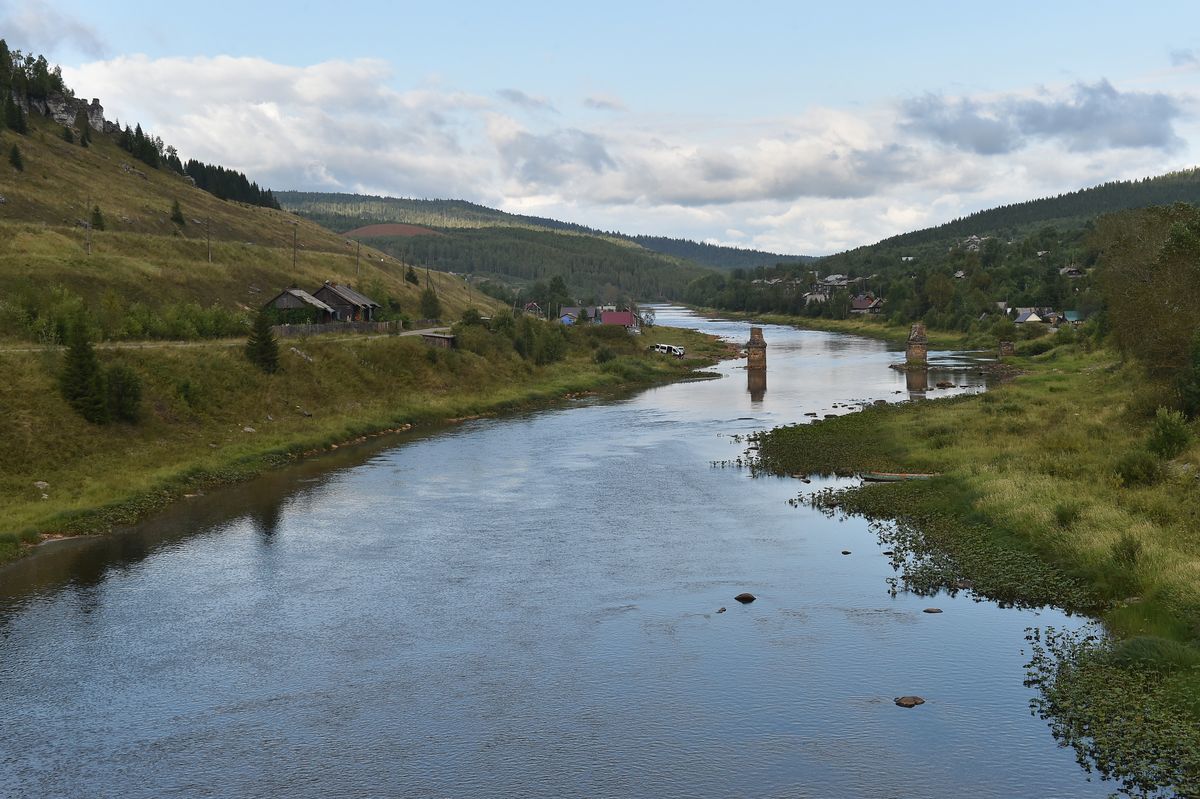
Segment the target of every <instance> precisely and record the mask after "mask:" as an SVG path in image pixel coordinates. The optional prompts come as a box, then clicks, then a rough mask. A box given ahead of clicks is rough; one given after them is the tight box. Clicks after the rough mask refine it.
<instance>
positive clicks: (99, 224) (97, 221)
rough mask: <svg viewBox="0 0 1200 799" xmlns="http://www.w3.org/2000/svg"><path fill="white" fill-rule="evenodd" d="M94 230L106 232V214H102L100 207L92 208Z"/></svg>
mask: <svg viewBox="0 0 1200 799" xmlns="http://www.w3.org/2000/svg"><path fill="white" fill-rule="evenodd" d="M91 223H92V230H104V214H102V213H100V206H98V205H96V206H93V207H92V219H91Z"/></svg>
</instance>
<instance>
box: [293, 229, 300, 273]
mask: <svg viewBox="0 0 1200 799" xmlns="http://www.w3.org/2000/svg"><path fill="white" fill-rule="evenodd" d="M299 237H300V223H299V222H293V223H292V274H293V275H295V274H296V242H297V241H298V239H299Z"/></svg>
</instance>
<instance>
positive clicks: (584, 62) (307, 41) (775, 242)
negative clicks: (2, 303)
mask: <svg viewBox="0 0 1200 799" xmlns="http://www.w3.org/2000/svg"><path fill="white" fill-rule="evenodd" d="M576 5H578V6H579V7H578V8H575V7H573V6H576ZM0 37H3V38H5V39H6V40H7V41H8V42H9V45H10V46H11V47H15V48H19V49H22V50H26V51H30V50H32V51H35V52H39V53H44V54H46V56H47V57H48V58H49V59H50V60H51V61H52V62H54V63H58V64H61V65H62V68H63V74H64V77H65V78H66V80H67V83H68V85H69V86H71V87H72V88H74V90H75V92H76V94H77V95H78V96H81V97H87V98H91V97H98V98H100V100H101V103H102V104H103V105H104V109H105V115H106V117H107V118H108V119H110V120H113V119H119V120H120V121H121V122H122V123H125V122H129V123H134V122H138V123H140V124H141V125H142V127H143V128H144V129H145V130H147V131H149V132H151V133H153V134H154V135H157V136H160V137H162V139H163V140H164V141H166V142H167V143H169V144H172V145H174V146H175V147H177V148H178V150H179V152H180V155H181V156H182V157H183V158H184V159H187V158H197V159H200V160H203V161H208V162H214V163H220V164H222V165H224V166H228V167H233V168H236V169H240V170H242V171H244V172H246V174H247V175H248V176H249V177H250V178H251V179H252V180H255V181H257V182H258V183H260V184H261V185H264V186H269V187H271V188H273V189H300V190H309V191H339V192H353V193H362V194H382V195H390V196H398V197H419V198H421V197H423V198H460V199H466V200H470V201H472V202H478V203H481V204H484V205H489V206H492V207H497V208H502V209H504V210H507V211H512V212H516V213H528V214H536V215H540V216H550V217H554V218H558V219H564V220H568V221H572V222H578V223H581V224H585V225H590V226H592V227H596V228H601V229H605V230H620V231H622V232H626V233H645V234H654V235H666V236H674V237H681V238H691V239H696V240H700V241H710V242H713V243H720V244H729V245H733V246H739V247H752V248H755V249H763V250H768V251H771V252H778V253H786V254H807V255H823V254H828V253H831V252H837V251H840V250H844V249H847V248H850V247H855V246H859V245H862V244H869V243H872V242H875V241H877V240H879V239H881V238H884V237H886V236H889V235H894V234H896V233H902V232H905V231H908V230H913V229H917V228H921V227H927V226H930V225H936V224H940V223H941V222H945V221H948V220H950V219H954V218H956V217H959V216H963V215H965V214H969V213H971V212H973V211H977V210H982V209H984V208H990V207H994V206H996V205H1002V204H1006V203H1012V202H1020V201H1023V200H1027V199H1032V198H1035V197H1044V196H1051V195H1055V194H1059V193H1062V192H1066V191H1074V190H1076V189H1079V188H1084V187H1087V186H1092V185H1096V184H1099V183H1103V182H1106V181H1110V180H1120V179H1130V178H1140V177H1145V176H1149V175H1156V174H1161V173H1163V172H1168V171H1172V170H1177V169H1184V168H1191V167H1193V166H1196V165H1197V164H1200V3H1197V2H1195V0H1191V2H1154V3H1144V4H1136V5H1135V4H1133V3H1129V2H1127V1H1126V2H1119V3H1118V2H1103V1H1102V0H1100V1H1097V0H1093V1H1092V2H1086V3H1085V2H1069V1H1063V2H1046V0H1041V1H1040V2H1023V0H1015V1H1014V2H1007V3H1003V4H997V3H990V4H986V5H985V4H978V3H963V2H961V0H958V2H914V3H896V2H888V3H871V2H851V1H844V2H826V3H805V2H795V1H793V2H752V1H750V0H747V1H746V2H743V3H741V4H734V3H729V2H724V3H715V2H704V1H703V0H700V1H699V2H651V0H642V2H624V1H623V0H613V1H611V2H606V3H591V4H572V3H563V2H556V3H548V2H547V3H540V2H539V3H535V2H528V3H526V2H519V1H518V0H512V1H511V2H508V3H474V2H467V1H466V0H459V2H457V3H445V4H430V3H421V4H415V3H411V4H410V3H405V2H353V1H352V0H345V1H344V2H341V3H338V4H332V3H328V2H305V1H301V0H292V1H291V2H287V3H282V2H273V1H271V0H267V1H261V2H253V3H247V2H240V3H233V2H226V1H225V0H214V1H213V2H206V3H203V4H191V5H188V4H182V5H179V4H161V3H154V4H151V3H146V2H120V1H119V0H116V1H112V0H109V1H107V2H104V3H97V2H95V0H86V1H84V0H58V1H57V2H46V1H45V0H0Z"/></svg>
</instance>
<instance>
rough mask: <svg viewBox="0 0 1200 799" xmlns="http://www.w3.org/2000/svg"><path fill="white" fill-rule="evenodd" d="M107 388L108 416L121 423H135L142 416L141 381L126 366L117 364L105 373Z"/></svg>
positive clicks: (135, 373)
mask: <svg viewBox="0 0 1200 799" xmlns="http://www.w3.org/2000/svg"><path fill="white" fill-rule="evenodd" d="M105 383H107V386H108V390H107V393H108V415H109V416H110V417H111V418H113V419H117V420H118V421H122V422H136V421H137V420H138V419H139V418H141V415H142V379H141V378H140V377H138V374H137V372H135V371H133V370H132V369H130V368H129V367H128V366H124V365H122V364H117V365H116V366H112V367H110V368H109V369H108V371H107V372H106V373H105Z"/></svg>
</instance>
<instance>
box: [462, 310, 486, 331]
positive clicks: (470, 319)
mask: <svg viewBox="0 0 1200 799" xmlns="http://www.w3.org/2000/svg"><path fill="white" fill-rule="evenodd" d="M460 323H461V324H463V325H466V326H468V327H474V326H478V325H482V324H483V317H482V316H480V315H479V311H477V310H475V309H474V308H468V309H467V310H465V311H463V315H462V319H461V320H460Z"/></svg>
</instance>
